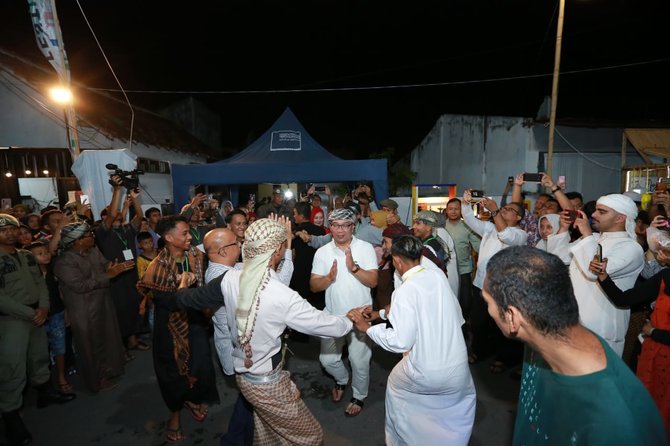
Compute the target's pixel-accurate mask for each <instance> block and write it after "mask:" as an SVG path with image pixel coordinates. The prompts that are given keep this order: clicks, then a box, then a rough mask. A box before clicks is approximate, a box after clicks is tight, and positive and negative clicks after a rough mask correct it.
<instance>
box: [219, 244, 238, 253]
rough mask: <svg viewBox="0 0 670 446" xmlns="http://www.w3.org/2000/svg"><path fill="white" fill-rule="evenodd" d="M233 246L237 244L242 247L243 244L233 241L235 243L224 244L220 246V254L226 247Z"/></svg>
mask: <svg viewBox="0 0 670 446" xmlns="http://www.w3.org/2000/svg"><path fill="white" fill-rule="evenodd" d="M231 246H237V247H238V248H241V247H242V244H241V243H240V242H233V243H228V244H227V245H223V246H222V247H220V248H219V251H218V253H219V255H221V251H222V250H225V249H226V248H229V247H231Z"/></svg>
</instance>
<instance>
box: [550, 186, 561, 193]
mask: <svg viewBox="0 0 670 446" xmlns="http://www.w3.org/2000/svg"><path fill="white" fill-rule="evenodd" d="M559 190H561V186H554V187H552V188H551V193H552V194H555V193H556V192H557V191H559Z"/></svg>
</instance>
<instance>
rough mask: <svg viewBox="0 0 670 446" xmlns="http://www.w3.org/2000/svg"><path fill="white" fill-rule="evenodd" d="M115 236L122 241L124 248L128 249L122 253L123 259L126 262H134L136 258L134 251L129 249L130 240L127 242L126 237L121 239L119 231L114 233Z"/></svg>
mask: <svg viewBox="0 0 670 446" xmlns="http://www.w3.org/2000/svg"><path fill="white" fill-rule="evenodd" d="M114 234H116V236H117V237H118V238H119V240H121V243H123V247H124V248H126V249H124V250H123V251H122V253H123V259H124V260H134V259H135V256H134V255H133V250H132V249H128V240H126V239H125V238H124V237H121V236H120V235H119V233H118V232H117V231H114Z"/></svg>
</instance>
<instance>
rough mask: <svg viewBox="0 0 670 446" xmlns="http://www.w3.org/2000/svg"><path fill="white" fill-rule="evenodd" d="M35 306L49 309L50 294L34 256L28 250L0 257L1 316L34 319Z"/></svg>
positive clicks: (19, 250) (0, 255) (20, 250)
mask: <svg viewBox="0 0 670 446" xmlns="http://www.w3.org/2000/svg"><path fill="white" fill-rule="evenodd" d="M35 305H36V306H37V307H43V308H49V291H48V290H47V285H46V282H45V280H44V277H43V276H42V273H41V271H40V267H39V265H37V261H36V260H35V256H33V254H32V253H31V252H30V251H26V250H25V249H17V250H16V253H15V254H0V317H2V316H11V317H14V318H17V319H26V320H32V318H33V316H34V315H35V309H34V308H32V307H34V306H35Z"/></svg>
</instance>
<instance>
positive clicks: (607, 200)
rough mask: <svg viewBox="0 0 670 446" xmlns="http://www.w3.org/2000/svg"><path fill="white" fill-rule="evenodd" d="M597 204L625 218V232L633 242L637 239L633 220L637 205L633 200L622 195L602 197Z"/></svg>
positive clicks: (635, 216) (635, 215)
mask: <svg viewBox="0 0 670 446" xmlns="http://www.w3.org/2000/svg"><path fill="white" fill-rule="evenodd" d="M597 204H602V205H603V206H607V207H608V208H610V209H613V210H614V211H616V212H618V213H619V214H623V215H625V216H626V232H627V233H628V236H629V237H630V238H632V239H633V240H636V239H637V236H636V235H635V219H636V218H637V214H638V211H637V205H636V204H635V202H634V201H633V200H631V199H630V198H628V197H627V196H625V195H623V194H609V195H603V196H602V197H600V198H599V199H598V202H597Z"/></svg>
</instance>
